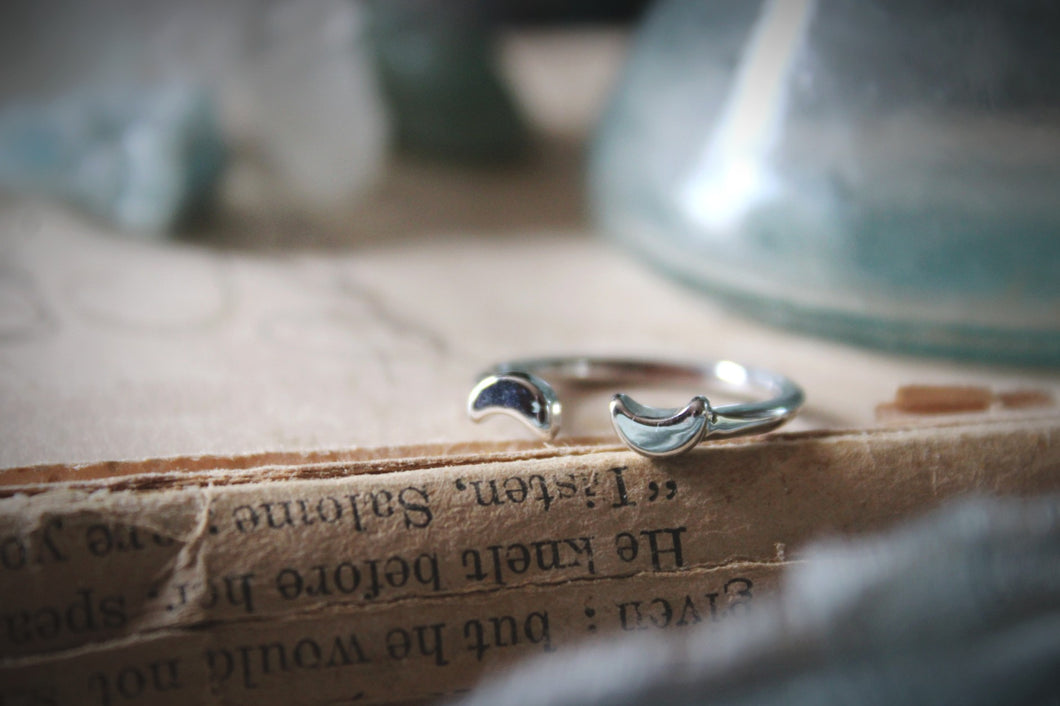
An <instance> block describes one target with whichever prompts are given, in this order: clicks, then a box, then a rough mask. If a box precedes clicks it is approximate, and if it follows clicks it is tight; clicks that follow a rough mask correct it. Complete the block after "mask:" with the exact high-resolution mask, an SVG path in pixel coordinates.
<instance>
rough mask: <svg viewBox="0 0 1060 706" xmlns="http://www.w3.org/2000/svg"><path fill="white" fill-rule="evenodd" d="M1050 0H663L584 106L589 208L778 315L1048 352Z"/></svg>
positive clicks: (1059, 289) (1052, 218)
mask: <svg viewBox="0 0 1060 706" xmlns="http://www.w3.org/2000/svg"><path fill="white" fill-rule="evenodd" d="M1058 32H1060V5H1057V4H1055V3H1049V2H1029V1H1027V0H1016V1H1015V2H1007V3H995V2H981V1H973V2H966V3H952V2H941V1H939V0H920V1H918V2H914V1H912V0H895V1H892V2H888V3H866V2H863V1H860V0H818V1H817V2H813V1H812V0H772V1H767V2H761V1H760V2H743V1H739V0H714V1H712V2H691V1H688V2H685V1H681V0H670V1H667V2H662V3H660V4H659V5H657V6H655V7H654V8H653V11H652V12H651V13H650V14H649V15H648V17H647V18H646V19H645V23H644V25H643V26H642V27H641V30H640V32H639V34H638V36H637V38H636V41H635V44H634V48H633V51H632V53H631V57H630V60H629V63H628V65H627V67H626V69H625V73H624V76H623V79H622V80H621V82H620V84H619V86H618V89H617V91H616V94H615V97H614V100H613V102H612V105H611V106H610V110H609V112H608V114H607V115H606V116H605V119H604V121H603V123H602V125H601V127H600V130H599V133H598V135H597V139H596V143H595V145H594V150H593V154H592V157H591V164H590V194H591V200H592V208H593V212H594V217H595V219H596V221H597V223H598V224H599V225H600V227H601V228H602V229H603V230H604V231H605V232H607V233H608V234H610V235H611V236H613V237H614V238H616V239H617V240H619V241H620V242H622V243H623V244H624V245H626V246H627V247H628V248H629V249H631V250H632V251H633V252H634V253H636V254H637V255H638V256H640V257H641V258H643V259H644V260H646V261H647V262H649V263H651V264H653V265H655V266H656V267H658V268H661V269H662V270H663V271H665V272H666V273H668V274H670V275H672V276H673V277H676V278H678V279H680V280H682V281H684V282H686V283H689V284H692V285H694V286H696V287H698V288H700V289H702V290H705V291H707V292H709V293H711V294H712V295H714V296H717V297H720V298H722V299H723V300H725V301H726V302H727V305H729V306H731V307H735V308H738V309H740V310H741V311H744V312H746V313H749V314H751V315H754V316H757V317H759V318H762V319H766V320H769V321H771V322H775V323H779V324H782V325H785V326H788V327H792V328H797V329H800V330H804V331H809V332H812V333H816V334H823V335H827V336H831V337H836V338H841V339H844V340H847V341H851V342H856V343H861V344H868V345H873V346H878V347H883V348H888V349H892V350H899V351H905V352H912V353H928V354H939V355H946V356H955V357H961V358H968V359H977V360H985V361H990V362H1003V363H1017V364H1031V365H1057V364H1060V42H1057V40H1056V37H1057V34H1058Z"/></svg>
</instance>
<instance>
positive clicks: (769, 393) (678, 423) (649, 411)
mask: <svg viewBox="0 0 1060 706" xmlns="http://www.w3.org/2000/svg"><path fill="white" fill-rule="evenodd" d="M541 376H548V377H551V378H553V379H558V380H561V381H566V382H572V383H582V384H599V383H604V382H613V381H623V382H627V383H635V384H649V385H650V384H653V383H658V382H660V381H667V382H675V381H676V382H685V381H687V382H688V383H689V384H692V385H706V386H710V387H712V388H720V389H722V390H725V391H728V392H732V393H735V394H737V395H739V396H764V397H767V399H765V400H764V401H761V402H746V403H741V404H729V405H723V406H720V407H712V406H711V404H710V401H709V400H708V399H707V398H706V397H704V396H703V395H696V396H695V397H693V398H692V400H691V401H690V402H689V403H688V404H687V405H685V406H684V407H678V408H673V409H660V408H656V407H649V406H647V405H643V404H640V403H639V402H637V401H636V400H634V399H633V398H632V397H630V396H629V395H626V394H622V393H619V394H616V395H615V396H614V397H612V398H611V423H612V424H613V425H614V427H615V433H617V434H618V436H619V438H620V439H622V441H623V442H625V444H626V445H627V446H629V448H631V449H632V450H634V451H636V452H637V453H639V454H642V455H644V456H651V457H662V456H676V455H677V454H682V453H685V452H686V451H688V450H689V449H691V448H692V447H693V446H695V445H696V444H698V443H699V442H701V441H703V440H704V439H706V438H707V437H711V436H723V437H729V436H742V435H744V434H760V433H762V432H766V431H769V430H770V429H775V428H777V427H778V426H780V425H781V424H783V423H784V422H786V421H788V420H789V419H791V418H792V417H794V416H795V414H796V412H798V409H799V407H801V406H802V403H803V400H804V396H803V393H802V390H801V389H800V388H799V386H798V385H796V384H795V383H793V382H792V381H791V380H789V379H788V378H786V377H784V376H783V375H780V374H778V373H774V372H770V371H768V370H761V369H758V368H749V367H747V366H744V365H740V364H739V363H734V362H732V361H730V360H719V361H715V362H707V363H701V364H684V363H667V362H656V361H648V360H631V359H621V358H590V357H571V358H535V359H528V360H516V361H511V362H508V363H501V364H499V365H496V366H494V367H493V368H491V369H490V370H488V371H486V372H485V373H484V374H483V375H482V377H481V379H480V380H479V382H478V383H477V384H476V385H475V387H474V389H472V390H471V394H470V395H469V396H468V401H467V412H468V415H469V416H470V417H471V419H472V420H474V421H476V422H477V421H479V420H481V419H483V418H484V417H487V416H489V415H491V414H507V415H510V416H513V417H515V418H516V419H520V420H522V421H523V422H524V423H526V424H527V425H528V426H529V427H530V428H531V429H533V430H534V431H536V432H537V433H538V434H539V435H540V436H541V437H543V438H546V439H552V438H554V437H555V436H556V434H557V433H558V432H559V428H560V421H561V417H562V411H563V406H562V405H561V404H560V401H559V398H558V397H557V396H556V391H555V390H554V389H553V388H552V385H550V384H549V383H547V382H545V380H543V379H542V377H541Z"/></svg>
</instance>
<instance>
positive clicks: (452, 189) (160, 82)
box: [0, 0, 1060, 366]
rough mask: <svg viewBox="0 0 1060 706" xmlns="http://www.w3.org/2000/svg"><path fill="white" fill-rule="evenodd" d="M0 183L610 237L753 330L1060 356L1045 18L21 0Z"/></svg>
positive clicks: (303, 240)
mask: <svg viewBox="0 0 1060 706" xmlns="http://www.w3.org/2000/svg"><path fill="white" fill-rule="evenodd" d="M2 13H3V21H2V22H0V62H2V66H3V67H4V70H3V74H2V75H0V189H2V190H3V191H4V192H5V193H6V194H9V195H10V194H17V195H19V196H20V197H21V198H27V197H29V198H33V199H47V200H49V201H50V202H58V203H63V204H66V205H67V206H69V207H70V208H72V209H75V210H76V211H77V212H79V213H81V214H84V215H85V216H86V217H88V218H95V219H97V220H98V221H100V222H102V223H106V224H109V225H110V226H113V227H114V228H115V229H116V230H118V231H121V232H124V233H126V234H127V237H130V238H163V237H171V238H177V239H181V240H186V241H191V242H195V243H199V244H202V245H205V246H209V247H214V248H236V249H285V248H286V249H307V248H309V249H318V248H325V249H326V248H343V247H347V246H350V245H354V244H358V243H366V242H381V241H388V240H393V239H396V238H408V237H410V236H416V235H418V234H424V233H437V232H459V233H462V234H466V235H472V234H475V233H479V234H481V233H493V234H498V233H502V232H507V233H515V232H522V231H525V230H526V229H528V228H536V227H543V228H546V229H563V230H567V231H570V232H575V231H577V232H584V233H589V232H590V231H594V232H597V233H603V234H604V235H605V236H607V237H610V238H612V239H613V240H614V241H615V242H618V243H621V244H622V245H623V246H625V247H626V248H627V250H628V251H629V252H631V253H632V254H633V255H634V256H635V257H637V258H638V259H640V260H642V261H644V262H646V263H648V264H650V265H652V266H654V267H656V268H657V269H658V270H659V271H661V272H663V273H665V274H666V275H667V276H670V277H672V278H674V279H675V280H677V281H680V282H683V283H685V284H689V285H691V286H693V287H694V288H696V289H698V290H700V291H702V292H704V293H706V294H708V295H709V296H711V297H714V298H715V299H718V300H720V301H723V302H725V303H726V305H728V306H732V307H733V308H735V309H736V310H739V311H741V312H744V313H746V314H748V315H750V316H752V317H756V318H758V319H763V320H766V321H769V322H771V323H774V324H780V325H781V326H785V327H788V328H793V329H796V330H802V331H806V332H810V333H813V334H817V335H824V336H827V337H832V338H839V339H841V340H845V341H850V342H854V343H858V344H867V345H870V346H874V347H882V348H886V349H891V350H898V351H905V352H912V353H916V354H924V353H926V354H931V355H943V356H947V357H957V358H965V359H975V360H981V361H988V362H995V363H998V362H1000V363H1009V364H1011V363H1015V364H1019V365H1035V366H1040V365H1046V366H1054V365H1056V364H1057V363H1060V278H1058V277H1056V276H1055V273H1056V271H1057V265H1058V264H1060V205H1058V204H1060V199H1057V198H1056V196H1057V188H1058V186H1060V130H1058V129H1057V127H1060V125H1058V119H1060V118H1058V116H1060V110H1058V107H1060V90H1058V88H1057V86H1060V60H1058V54H1057V51H1058V50H1057V49H1056V44H1055V42H1054V41H1053V37H1054V35H1055V31H1056V30H1057V29H1058V28H1060V11H1058V10H1057V9H1056V7H1055V6H1054V5H1053V4H1052V3H1047V2H1039V1H1035V0H1019V1H1018V2H1015V3H1009V4H1006V5H1005V6H1004V8H1000V7H998V6H996V4H994V3H989V2H971V3H962V4H961V5H960V7H955V6H953V4H952V3H948V2H941V1H933V2H926V3H925V2H899V3H888V4H887V6H885V7H884V6H875V5H873V6H868V7H866V6H863V5H862V4H861V3H856V2H851V1H849V0H820V1H818V2H811V1H810V0H788V1H783V2H782V1H780V0H774V1H772V2H751V3H746V2H733V1H726V0H715V1H713V2H704V3H691V2H681V1H679V0H669V1H665V2H659V3H648V2H645V1H644V0H638V1H634V0H625V1H624V2H617V3H602V2H589V1H582V2H574V3H559V2H536V3H535V2H528V1H514V0H513V1H512V2H499V1H498V2H483V1H481V0H479V1H472V0H460V1H455V2H437V1H430V0H398V1H396V2H382V1H379V2H372V1H363V2H358V1H355V0H328V1H326V2H319V3H313V4H311V5H302V4H296V3H293V2H275V1H273V2H265V1H261V0H237V1H235V2H228V3H224V4H222V5H219V4H217V3H210V2H200V1H193V2H185V3H178V4H174V3H161V2H153V3H142V2H126V1H121V0H94V1H92V2H64V3H59V4H49V5H47V6H42V5H41V4H40V3H33V2H28V1H25V0H16V1H15V2H10V3H5V6H4V9H3V10H2Z"/></svg>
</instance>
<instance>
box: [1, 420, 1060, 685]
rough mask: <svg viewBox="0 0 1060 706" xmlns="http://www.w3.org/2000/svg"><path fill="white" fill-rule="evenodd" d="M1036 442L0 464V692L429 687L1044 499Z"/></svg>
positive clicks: (944, 427) (1048, 479)
mask: <svg viewBox="0 0 1060 706" xmlns="http://www.w3.org/2000/svg"><path fill="white" fill-rule="evenodd" d="M1057 439H1060V419H1058V418H1057V416H1056V415H1055V414H1046V415H1039V416H1035V415H1031V416H1026V415H1024V416H1020V415H1017V416H1015V417H1007V418H1006V417H1000V418H998V417H995V418H990V419H988V420H983V419H979V420H978V421H974V420H973V421H965V422H953V423H949V424H940V425H938V426H934V427H931V428H927V429H925V428H918V427H908V426H907V427H899V428H894V429H878V430H875V431H855V432H830V433H812V432H802V433H789V434H775V435H771V436H767V437H764V438H758V439H747V440H733V441H729V442H721V443H718V444H711V445H708V446H707V447H704V448H700V449H697V450H696V451H694V452H692V453H691V454H689V455H687V456H685V457H682V458H680V459H675V460H671V461H666V462H659V461H651V460H648V459H644V458H641V457H639V456H635V455H633V454H630V453H629V452H627V451H625V450H620V449H617V448H616V447H614V446H606V445H599V444H593V445H577V444H571V445H567V446H564V447H558V448H555V449H551V450H548V449H541V448H540V447H537V448H535V447H533V446H525V447H523V448H520V447H518V446H517V445H516V446H513V445H507V444H500V445H488V444H486V445H481V446H479V447H476V448H474V449H469V450H468V451H471V452H472V453H470V454H465V455H464V456H462V457H460V456H454V455H452V453H451V451H452V449H451V448H447V447H439V448H436V449H434V450H433V452H434V453H435V454H441V455H431V452H432V450H431V449H429V448H421V449H420V453H424V455H421V456H418V457H415V456H412V455H410V454H406V455H405V457H404V458H393V459H379V458H367V459H363V458H362V459H358V458H357V454H356V453H355V452H353V453H351V454H350V455H349V457H348V458H347V459H340V458H332V459H330V460H319V459H318V460H316V461H315V462H312V460H307V461H306V462H303V463H291V462H290V461H291V459H287V461H288V462H287V463H275V464H273V465H264V466H254V465H249V466H248V465H247V464H245V463H243V462H242V461H241V460H240V459H235V460H233V461H232V462H226V461H224V460H223V459H213V461H212V462H204V460H203V459H201V458H195V459H175V460H171V461H169V462H153V463H146V464H137V463H128V464H102V465H99V466H89V467H85V468H84V469H71V471H70V473H69V474H68V476H67V478H66V480H64V481H62V482H53V483H50V484H46V485H42V484H41V483H40V482H39V481H40V480H42V479H41V478H40V477H39V474H42V473H43V474H47V473H52V472H54V469H47V468H44V469H41V468H37V469H25V470H23V471H8V472H4V473H2V474H0V484H2V485H0V492H2V494H3V495H4V496H5V497H4V498H3V499H2V500H0V503H2V504H3V509H4V512H3V513H0V564H2V567H0V582H2V584H0V594H3V595H4V596H5V597H6V598H7V600H5V604H4V606H3V610H2V611H0V621H2V622H0V628H2V631H0V684H3V685H4V687H5V690H6V693H8V694H11V695H13V698H18V699H25V700H26V702H28V703H42V704H43V703H52V704H73V703H91V704H101V705H106V704H113V703H125V702H132V701H137V702H141V701H142V702H143V703H188V702H189V701H194V702H199V703H245V702H249V701H253V702H255V703H261V704H283V703H291V702H293V701H296V702H298V703H307V704H315V703H321V704H323V703H347V702H349V703H388V702H394V701H400V700H404V699H428V698H432V697H434V696H437V695H440V694H447V693H453V692H455V691H459V690H461V689H466V688H468V687H470V686H472V685H473V684H474V683H475V682H476V680H477V679H478V678H479V676H480V675H481V674H483V673H484V672H486V671H488V670H493V669H496V668H498V667H499V666H501V665H503V664H507V663H509V662H511V661H512V660H514V659H515V658H517V657H525V656H528V655H532V654H537V653H544V652H552V651H557V650H563V649H569V648H570V647H571V646H573V645H576V644H578V643H580V642H583V641H585V640H587V639H590V638H593V637H594V636H597V635H606V634H622V633H631V632H640V631H657V630H662V631H681V630H685V629H690V628H691V627H692V626H700V627H701V628H704V629H709V626H710V625H711V624H714V623H718V622H720V621H728V620H739V616H740V615H741V614H742V613H743V612H744V611H746V610H749V609H751V605H752V603H753V601H754V600H755V598H756V597H760V596H763V595H768V594H769V592H770V591H771V590H772V589H773V588H774V587H775V585H776V583H777V581H778V579H779V577H780V573H781V570H782V569H783V567H784V566H786V565H787V564H788V563H789V562H792V561H798V560H799V557H800V551H801V549H802V547H803V546H804V545H805V544H806V543H807V542H808V541H810V540H811V539H812V538H814V537H817V536H820V535H821V534H834V533H839V534H847V535H849V534H856V533H859V532H864V531H868V530H872V529H877V528H881V527H884V526H887V525H889V524H891V523H892V522H894V521H896V520H897V519H900V518H903V517H908V516H910V515H912V514H914V513H917V512H922V511H925V510H927V509H929V508H931V507H934V506H935V505H937V504H938V503H940V502H943V501H945V500H946V499H948V498H953V497H956V496H959V495H964V494H967V493H972V492H993V493H1008V494H1023V495H1028V494H1034V493H1040V492H1046V491H1056V490H1058V489H1060V444H1058V443H1057ZM260 460H262V459H259V461H260ZM34 474H38V475H34Z"/></svg>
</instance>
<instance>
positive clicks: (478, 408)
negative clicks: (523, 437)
mask: <svg viewBox="0 0 1060 706" xmlns="http://www.w3.org/2000/svg"><path fill="white" fill-rule="evenodd" d="M562 409H563V408H562V407H561V406H560V403H559V399H557V397H556V392H555V390H553V389H552V386H551V385H549V384H548V383H547V382H545V381H544V380H542V379H541V378H539V377H538V376H536V375H533V374H531V373H526V372H510V373H503V374H499V375H487V376H486V377H484V378H483V379H482V380H481V381H480V382H479V384H477V385H475V388H474V389H473V390H472V391H471V394H470V395H469V396H468V400H467V413H468V416H469V417H471V419H472V420H473V421H476V422H477V421H479V420H481V419H483V418H485V417H488V416H490V415H491V414H507V415H508V416H510V417H515V418H516V419H518V420H519V421H521V422H523V423H524V424H526V425H527V426H528V427H530V428H531V429H533V430H534V431H535V432H536V433H537V434H538V435H539V436H541V437H542V438H545V439H552V438H554V437H555V436H556V434H557V433H559V425H560V417H561V412H562Z"/></svg>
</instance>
